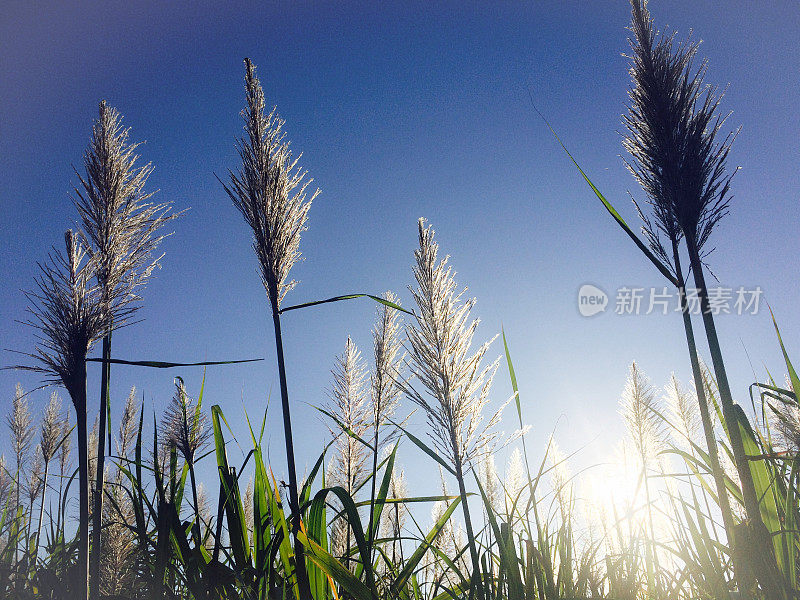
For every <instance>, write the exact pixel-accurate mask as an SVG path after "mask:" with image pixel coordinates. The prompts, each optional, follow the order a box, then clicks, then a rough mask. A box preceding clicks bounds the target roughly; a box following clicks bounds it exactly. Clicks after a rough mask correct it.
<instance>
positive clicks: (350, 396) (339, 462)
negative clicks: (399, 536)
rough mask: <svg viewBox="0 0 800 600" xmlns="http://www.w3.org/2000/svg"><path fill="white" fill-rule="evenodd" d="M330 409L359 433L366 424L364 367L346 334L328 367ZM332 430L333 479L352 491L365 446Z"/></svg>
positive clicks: (358, 477) (362, 465)
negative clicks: (329, 368) (329, 371)
mask: <svg viewBox="0 0 800 600" xmlns="http://www.w3.org/2000/svg"><path fill="white" fill-rule="evenodd" d="M331 374H332V376H333V385H332V387H331V390H330V393H329V396H330V409H331V412H333V414H335V415H336V417H337V418H338V419H339V421H340V422H341V423H342V424H343V425H344V426H345V427H347V428H348V429H349V430H350V431H351V432H353V433H355V434H356V435H358V436H359V437H362V438H363V436H364V434H365V433H366V432H367V430H368V427H369V412H368V411H369V406H368V405H367V396H366V390H365V382H366V371H365V368H364V365H363V361H362V359H361V352H360V351H359V350H358V348H357V347H356V345H355V344H354V343H353V341H352V340H351V339H350V338H349V337H348V338H347V342H346V343H345V348H344V352H343V353H342V354H341V355H340V356H338V357H337V358H336V365H335V367H334V368H333V370H332V371H331ZM334 427H335V429H331V433H332V434H333V435H334V436H335V438H336V448H337V450H338V452H337V455H336V458H335V460H334V467H335V468H334V471H333V481H334V482H336V484H337V485H341V486H342V487H343V488H344V489H345V490H347V493H348V494H350V495H353V493H354V492H355V489H356V487H357V485H358V483H359V481H360V480H361V477H362V476H363V475H364V471H365V462H366V459H367V455H366V448H365V446H364V445H363V444H362V443H361V442H359V441H358V440H356V439H354V438H353V437H352V436H351V435H348V434H347V433H345V432H343V431H341V429H339V427H338V426H334Z"/></svg>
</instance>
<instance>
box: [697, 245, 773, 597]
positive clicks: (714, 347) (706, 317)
mask: <svg viewBox="0 0 800 600" xmlns="http://www.w3.org/2000/svg"><path fill="white" fill-rule="evenodd" d="M686 242H687V246H688V249H689V259H690V261H691V265H692V272H693V273H694V281H695V285H696V286H697V290H698V294H699V296H700V309H701V312H702V315H703V325H704V326H705V330H706V337H707V339H708V347H709V351H710V353H711V361H712V363H713V365H714V373H715V375H716V377H717V387H718V388H719V396H720V401H721V403H722V412H723V415H724V417H725V423H726V425H727V431H728V437H729V439H730V443H731V450H732V452H733V460H734V463H735V465H736V470H737V472H738V474H739V480H740V484H741V490H742V500H743V503H744V508H745V511H746V513H747V519H748V523H747V525H748V527H749V529H750V532H749V533H750V536H751V542H752V543H755V544H757V546H760V547H759V548H757V549H756V548H752V547H751V549H750V554H751V555H753V559H754V560H753V561H752V563H753V567H754V570H755V572H756V577H757V578H758V582H759V583H760V584H761V587H762V589H763V590H764V592H765V593H766V595H767V597H768V598H781V597H783V593H782V590H781V587H782V586H781V585H780V583H779V575H778V573H777V568H776V562H775V553H774V549H773V547H772V541H771V539H770V535H769V532H768V531H767V528H766V525H764V521H763V520H762V519H761V511H760V509H759V501H758V495H757V494H756V488H755V484H754V483H753V476H752V473H751V472H750V464H749V462H748V460H747V455H746V454H745V451H744V443H743V442H742V433H741V431H740V430H739V419H738V417H737V414H736V410H735V405H734V403H733V396H732V394H731V388H730V384H729V383H728V374H727V372H726V370H725V363H724V361H723V360H722V349H721V347H720V343H719V338H718V337H717V329H716V326H715V324H714V316H713V314H712V313H711V310H710V305H709V301H708V292H707V288H706V282H705V276H704V274H703V264H702V261H701V260H700V252H699V250H698V248H697V244H696V243H695V242H694V241H693V240H692V239H691V238H687V240H686ZM755 555H758V556H755ZM742 591H747V590H742Z"/></svg>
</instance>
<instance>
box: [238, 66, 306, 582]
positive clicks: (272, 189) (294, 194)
mask: <svg viewBox="0 0 800 600" xmlns="http://www.w3.org/2000/svg"><path fill="white" fill-rule="evenodd" d="M245 66H246V73H245V90H246V97H247V108H245V110H244V111H243V112H242V117H243V118H244V121H245V132H246V136H245V137H242V138H240V139H239V142H238V145H237V146H238V148H237V149H238V151H239V157H240V158H241V161H242V166H241V168H240V169H239V170H238V171H237V172H233V171H230V172H229V183H228V184H227V185H226V184H223V187H224V189H225V192H226V193H227V194H228V197H229V198H230V199H231V201H232V202H233V205H234V206H235V207H236V208H237V209H238V210H239V212H240V213H241V214H242V216H243V217H244V220H245V222H246V223H247V224H248V225H249V226H250V229H251V231H252V234H253V250H254V252H255V254H256V258H257V259H258V266H259V273H260V274H261V281H262V283H263V284H264V288H265V290H266V292H267V297H268V299H269V304H270V309H271V311H272V322H273V329H274V333H275V349H276V354H277V359H278V375H279V378H280V384H281V409H282V412H283V430H284V440H285V446H286V464H287V468H288V471H289V502H290V506H291V509H292V515H293V517H294V519H295V520H296V521H298V522H295V523H293V524H292V533H293V536H294V552H295V561H296V563H297V564H298V565H299V566H298V568H297V577H298V585H299V587H300V593H301V594H302V595H303V596H309V595H310V594H311V592H310V587H309V583H308V581H307V580H306V574H305V568H304V566H303V565H304V564H305V563H304V561H305V559H304V557H303V555H304V551H303V546H302V544H301V543H300V541H299V538H298V537H297V531H298V527H299V519H300V502H299V499H298V491H297V470H296V466H295V460H294V440H293V437H292V419H291V412H290V407H289V391H288V385H287V383H286V367H285V364H284V356H283V337H282V333H281V320H280V307H281V302H282V301H283V298H284V297H285V296H286V294H287V293H288V292H289V290H291V289H292V288H293V287H294V286H295V284H296V282H295V281H294V280H290V279H289V273H290V271H291V269H292V267H293V266H294V265H295V264H296V263H297V261H298V260H300V235H301V233H302V232H303V231H304V230H305V228H306V220H307V218H308V211H309V209H310V208H311V203H312V201H313V200H314V198H316V197H317V195H318V194H319V190H316V191H314V192H312V193H311V194H310V195H307V193H306V192H307V189H308V186H309V185H310V184H311V179H308V178H306V172H305V171H303V170H301V169H300V167H299V166H298V161H299V157H297V158H294V157H293V154H292V151H291V150H290V148H289V142H288V141H287V140H286V139H285V134H284V132H283V126H284V121H283V120H282V119H280V117H278V115H277V113H276V111H275V110H273V111H272V112H270V113H267V112H266V109H265V107H266V104H265V101H264V91H263V89H262V88H261V82H260V81H259V80H258V77H257V76H256V72H255V66H254V65H253V63H252V62H251V61H250V59H245Z"/></svg>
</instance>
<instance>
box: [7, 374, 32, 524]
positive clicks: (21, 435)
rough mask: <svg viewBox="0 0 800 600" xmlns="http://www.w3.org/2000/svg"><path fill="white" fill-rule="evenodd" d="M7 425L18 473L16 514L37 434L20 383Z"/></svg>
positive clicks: (16, 477)
mask: <svg viewBox="0 0 800 600" xmlns="http://www.w3.org/2000/svg"><path fill="white" fill-rule="evenodd" d="M6 424H7V425H8V429H9V434H10V437H11V451H12V452H13V454H14V461H15V463H16V464H15V466H16V473H15V475H14V480H15V481H14V490H15V499H14V512H16V510H17V509H19V507H20V506H21V505H20V490H21V489H22V487H23V480H22V477H23V476H24V473H25V471H26V469H27V465H28V461H29V459H30V451H31V446H32V445H33V440H34V436H35V434H36V433H35V432H36V430H35V428H34V423H33V415H31V409H30V406H29V405H28V397H27V395H26V394H25V392H24V391H23V389H22V385H20V384H19V383H18V384H17V386H16V388H15V389H14V400H13V401H12V404H11V413H10V414H8V415H6Z"/></svg>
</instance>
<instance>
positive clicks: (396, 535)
mask: <svg viewBox="0 0 800 600" xmlns="http://www.w3.org/2000/svg"><path fill="white" fill-rule="evenodd" d="M388 497H389V498H392V499H394V500H404V499H405V498H407V497H408V486H407V485H406V475H405V472H404V471H403V470H402V469H401V470H399V471H398V470H397V468H395V470H394V471H392V477H391V479H390V480H389V494H388ZM407 510H408V509H407V508H406V505H405V504H404V503H402V502H393V503H392V504H390V505H389V506H386V507H385V508H384V510H383V513H381V520H382V523H381V530H382V531H383V537H385V538H389V539H390V540H391V541H392V542H391V543H392V550H391V554H390V556H391V560H392V565H398V564H401V563H402V562H403V557H402V555H403V545H402V543H401V539H402V535H403V527H404V526H405V522H406V513H407Z"/></svg>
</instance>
